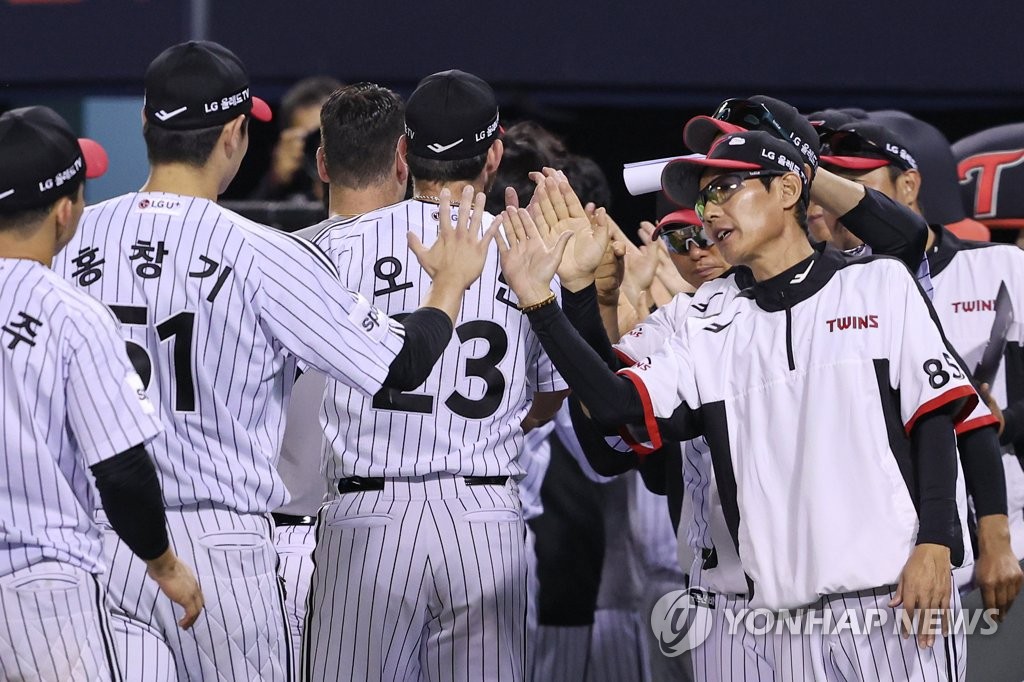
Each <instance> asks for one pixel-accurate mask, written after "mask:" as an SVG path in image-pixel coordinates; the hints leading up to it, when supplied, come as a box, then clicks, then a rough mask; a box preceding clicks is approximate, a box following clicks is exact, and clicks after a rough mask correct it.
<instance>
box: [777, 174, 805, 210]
mask: <svg viewBox="0 0 1024 682" xmlns="http://www.w3.org/2000/svg"><path fill="white" fill-rule="evenodd" d="M773 184H774V185H775V186H776V187H778V192H779V194H780V196H781V197H782V207H783V208H792V207H793V206H795V205H796V202H798V201H800V195H801V193H802V192H803V189H804V186H803V183H801V182H800V177H799V176H798V175H797V174H796V173H786V174H785V175H783V176H782V177H780V178H779V179H778V180H776V181H775V182H774V183H773Z"/></svg>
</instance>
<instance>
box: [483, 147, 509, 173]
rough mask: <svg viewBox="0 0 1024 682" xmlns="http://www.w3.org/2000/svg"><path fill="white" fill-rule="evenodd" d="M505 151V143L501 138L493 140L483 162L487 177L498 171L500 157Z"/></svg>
mask: <svg viewBox="0 0 1024 682" xmlns="http://www.w3.org/2000/svg"><path fill="white" fill-rule="evenodd" d="M504 153H505V143H503V142H502V141H501V140H495V141H494V143H493V144H491V148H490V149H488V150H487V162H486V163H485V164H484V173H486V174H487V177H491V176H493V175H494V174H495V173H497V172H498V166H499V165H500V164H501V157H502V155H503V154H504Z"/></svg>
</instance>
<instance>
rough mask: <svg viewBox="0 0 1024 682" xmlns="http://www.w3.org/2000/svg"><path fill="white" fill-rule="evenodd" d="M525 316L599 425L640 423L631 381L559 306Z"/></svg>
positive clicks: (606, 428)
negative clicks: (617, 371) (586, 340)
mask: <svg viewBox="0 0 1024 682" xmlns="http://www.w3.org/2000/svg"><path fill="white" fill-rule="evenodd" d="M527 317H528V318H529V320H530V325H531V326H532V327H533V331H534V333H535V334H537V338H538V339H540V343H541V345H542V346H543V347H544V351H545V352H546V353H547V354H548V357H549V358H551V362H552V363H553V364H554V365H555V367H556V368H557V369H558V371H559V373H560V374H561V375H562V377H563V378H564V379H565V381H566V383H568V384H569V387H570V388H571V389H572V390H573V394H574V395H575V396H576V397H577V398H578V399H579V401H580V402H582V403H583V404H584V405H586V406H587V410H588V411H589V412H590V416H591V419H593V420H594V422H596V424H597V427H598V428H599V429H601V430H602V431H603V432H610V431H614V429H616V428H617V427H619V426H621V425H623V424H640V423H643V419H644V407H643V403H642V402H641V401H640V394H639V393H637V390H636V387H635V386H634V385H633V382H631V381H630V380H629V379H627V378H626V377H623V376H619V375H617V374H615V372H613V371H612V370H611V369H609V367H608V364H607V363H606V362H605V361H604V360H603V359H602V358H601V356H600V355H598V354H597V353H596V352H595V351H594V349H592V348H591V347H590V346H589V345H587V343H586V342H585V341H584V340H583V338H582V337H581V336H580V335H579V333H578V332H577V331H576V329H575V328H573V326H572V324H571V323H570V322H569V319H568V318H567V317H566V316H565V314H564V313H563V312H562V309H561V308H559V307H558V306H557V305H556V304H554V303H552V304H550V305H546V306H544V307H542V308H538V309H537V310H533V311H531V312H529V313H527Z"/></svg>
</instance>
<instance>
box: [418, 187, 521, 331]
mask: <svg viewBox="0 0 1024 682" xmlns="http://www.w3.org/2000/svg"><path fill="white" fill-rule="evenodd" d="M439 199H440V206H439V207H438V211H437V216H438V223H439V225H438V233H437V241H435V242H434V243H433V244H432V245H431V247H430V248H429V249H428V248H427V247H426V246H424V245H423V242H422V241H421V240H420V238H419V235H417V234H415V233H414V232H409V233H408V235H407V238H408V241H409V248H410V249H411V250H412V252H413V253H414V254H416V259H417V260H418V261H419V262H420V265H421V266H423V269H424V270H425V271H426V273H427V274H428V275H430V278H431V279H432V280H433V285H432V286H431V288H430V291H429V292H428V293H427V295H426V296H425V297H424V299H423V305H424V307H431V308H438V309H440V310H443V311H444V312H446V313H448V316H449V317H450V318H451V319H452V320H453V321H454V320H455V319H456V318H457V317H458V315H459V309H460V308H461V307H462V296H463V294H465V292H466V289H467V288H468V287H469V286H470V285H471V284H472V283H473V282H475V281H476V280H477V279H478V278H479V277H480V273H481V272H483V268H484V262H485V261H486V259H487V251H488V249H489V248H490V244H491V240H492V239H494V236H495V235H496V234H497V233H498V227H499V226H500V225H501V218H500V217H499V218H496V219H495V220H494V221H493V222H492V223H491V224H490V226H489V227H488V228H487V231H486V232H482V231H481V223H482V222H483V219H484V202H485V201H486V197H485V196H484V194H483V193H482V192H478V193H477V194H476V196H475V197H474V195H473V187H472V186H471V185H466V187H465V188H464V189H463V190H462V199H461V201H460V202H459V210H458V216H457V218H456V224H455V225H454V226H453V225H452V218H451V215H452V212H451V192H450V191H449V190H448V189H447V188H445V189H443V190H441V193H440V195H439Z"/></svg>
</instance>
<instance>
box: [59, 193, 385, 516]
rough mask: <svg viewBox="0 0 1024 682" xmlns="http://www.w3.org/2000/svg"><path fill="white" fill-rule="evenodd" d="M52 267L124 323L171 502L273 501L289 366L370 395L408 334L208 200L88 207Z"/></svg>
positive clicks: (262, 508)
mask: <svg viewBox="0 0 1024 682" xmlns="http://www.w3.org/2000/svg"><path fill="white" fill-rule="evenodd" d="M54 269H55V270H56V271H57V272H58V273H60V274H62V275H63V276H64V277H66V278H67V279H69V280H71V281H73V282H75V283H76V284H78V286H80V287H82V288H84V289H85V290H86V291H87V292H88V293H90V294H92V295H93V296H95V297H97V298H99V299H100V300H101V301H103V302H104V303H106V304H108V305H109V306H111V308H112V309H113V310H114V312H115V314H117V315H118V316H119V318H120V319H121V322H122V324H123V328H124V331H125V336H126V338H127V339H128V342H129V355H130V356H132V358H133V363H135V364H136V366H139V367H141V368H142V369H140V372H139V373H140V374H141V375H142V377H143V380H144V381H147V382H148V384H149V385H150V395H151V396H152V397H153V400H154V402H156V404H157V409H158V411H159V413H160V416H161V418H162V420H163V422H164V425H165V427H166V429H167V430H166V432H165V434H164V436H162V437H160V438H158V439H157V440H155V441H154V451H155V455H156V457H155V459H156V464H157V469H158V471H159V472H160V479H161V484H162V485H163V490H164V498H165V500H166V502H167V504H168V506H183V505H188V504H192V503H196V502H200V501H210V502H214V503H217V504H221V505H223V506H226V507H228V508H231V509H234V510H236V511H239V512H255V513H263V512H268V511H270V510H272V509H276V508H278V507H280V506H281V505H282V504H284V503H285V502H286V501H287V499H288V494H287V491H286V489H285V486H284V484H283V483H282V482H281V479H280V477H279V476H278V474H277V471H276V470H275V466H276V463H277V457H278V450H279V448H280V446H281V437H282V433H283V430H284V423H283V414H284V409H285V405H286V403H287V401H288V398H289V396H290V394H291V389H292V384H293V382H294V380H295V368H296V362H297V361H299V362H302V363H305V364H308V365H309V366H312V367H315V368H317V369H320V370H322V371H323V372H325V373H328V374H330V375H332V376H334V377H335V378H336V379H338V380H339V381H344V382H346V384H348V385H351V386H353V387H355V388H356V389H357V390H359V391H364V392H366V393H367V394H373V393H375V392H376V391H378V390H379V389H380V386H381V383H382V381H383V380H384V378H385V377H386V376H387V372H388V367H389V365H390V363H391V361H392V360H393V359H394V357H395V355H396V354H397V353H398V351H399V350H400V349H401V347H402V343H403V339H404V331H403V330H402V328H401V325H399V324H397V323H395V322H393V321H392V320H389V319H387V318H386V317H385V316H383V315H382V314H381V313H380V311H378V310H376V309H375V308H373V306H371V305H370V304H369V303H368V302H367V301H366V300H365V299H363V298H362V297H360V296H358V295H356V294H353V293H352V292H350V291H348V290H347V289H345V288H344V287H343V286H342V285H341V283H340V282H339V281H338V279H337V271H336V269H335V267H334V265H333V264H331V263H330V261H329V260H328V259H327V258H326V256H324V254H323V253H322V252H320V251H319V250H317V249H316V248H315V247H313V246H312V245H311V244H309V243H308V242H306V241H304V240H301V239H298V238H297V237H293V236H291V235H288V234H285V233H283V232H279V231H277V230H273V229H271V228H268V227H264V226H262V225H258V224H256V223H253V222H251V221H249V220H246V219H245V218H243V217H241V216H239V215H237V214H235V213H232V212H230V211H228V210H225V209H223V208H221V207H219V206H218V205H217V204H215V203H214V202H212V201H208V200H205V199H199V198H194V197H186V196H180V195H175V194H164V193H134V194H127V195H124V196H121V197H117V198H115V199H111V200H109V201H106V202H103V203H101V204H98V205H96V206H92V207H90V208H89V209H87V210H86V212H85V215H84V216H83V219H82V222H81V225H80V227H79V229H78V234H77V235H76V237H75V239H74V240H73V241H72V242H71V244H70V245H69V246H68V247H67V248H66V249H65V251H64V255H63V257H61V258H60V259H58V261H57V262H56V263H55V264H54Z"/></svg>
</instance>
